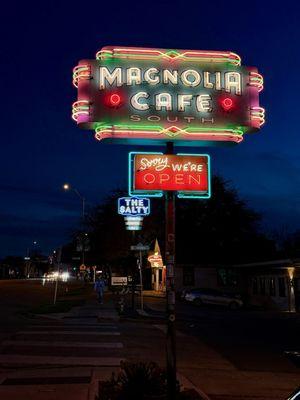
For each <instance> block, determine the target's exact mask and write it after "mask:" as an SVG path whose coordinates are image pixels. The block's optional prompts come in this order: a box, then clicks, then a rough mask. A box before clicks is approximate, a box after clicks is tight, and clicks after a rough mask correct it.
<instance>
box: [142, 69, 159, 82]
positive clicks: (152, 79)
mask: <svg viewBox="0 0 300 400" xmlns="http://www.w3.org/2000/svg"><path fill="white" fill-rule="evenodd" d="M157 73H158V69H157V68H149V69H147V70H146V71H145V75H144V79H145V81H146V82H148V83H150V85H157V84H158V83H159V76H155V77H153V76H152V77H151V75H153V74H157Z"/></svg>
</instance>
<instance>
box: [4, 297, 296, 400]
mask: <svg viewBox="0 0 300 400" xmlns="http://www.w3.org/2000/svg"><path fill="white" fill-rule="evenodd" d="M145 297H146V301H145V305H146V307H145V311H144V312H142V313H140V315H137V314H135V316H134V315H132V314H130V315H128V316H127V315H124V316H121V317H120V316H119V315H118V313H117V312H116V309H115V304H114V299H113V296H110V295H106V299H105V302H104V304H103V305H100V304H98V303H97V302H96V301H95V300H94V298H93V297H92V296H91V297H90V298H88V300H87V302H86V304H85V305H84V306H81V307H75V308H73V309H72V310H71V311H69V312H68V313H61V314H47V315H44V316H40V317H38V318H35V319H33V320H32V322H31V323H30V324H29V325H26V326H25V325H22V326H21V327H20V328H19V330H17V331H15V332H13V333H11V334H9V335H8V336H7V335H6V336H5V337H3V338H2V342H1V345H0V399H2V398H3V399H5V400H19V399H24V400H54V399H55V400H65V399H72V400H95V395H96V394H97V391H98V382H99V380H102V381H103V380H107V379H109V378H110V377H111V374H112V372H116V371H118V370H119V366H120V362H121V360H127V361H131V362H137V361H146V362H147V361H155V362H157V363H158V364H159V365H161V366H162V367H163V366H164V365H165V333H166V325H165V321H164V318H163V314H162V310H164V303H163V302H162V303H160V300H159V299H157V300H155V299H153V297H152V296H151V294H150V296H149V300H147V296H145ZM151 298H152V300H151ZM236 315H237V314H236ZM195 332H196V334H195ZM199 332H200V331H199V329H198V330H196V331H193V329H184V325H183V324H182V323H180V322H178V324H177V331H176V335H177V338H176V340H177V366H178V379H179V381H180V383H181V385H182V386H183V387H185V388H188V389H194V390H195V391H197V392H198V393H199V394H200V396H201V398H202V399H204V400H230V399H232V400H246V399H247V400H250V399H254V400H284V399H286V398H287V396H288V394H290V393H291V392H292V391H293V390H294V389H295V388H296V387H298V386H300V373H299V372H300V370H299V369H297V368H296V367H294V366H292V365H289V364H288V361H286V362H287V365H286V369H285V368H283V369H281V370H276V368H275V369H272V368H271V369H270V370H264V369H255V368H251V369H249V368H247V367H245V366H243V367H240V366H239V365H237V363H235V362H234V360H232V359H231V357H228V356H227V355H226V354H224V353H222V352H220V351H219V350H218V349H217V348H215V347H213V346H211V345H210V344H209V343H207V342H206V341H203V340H202V337H201V335H200V334H199ZM220 335H222V332H221V331H220ZM250 351H251V349H250Z"/></svg>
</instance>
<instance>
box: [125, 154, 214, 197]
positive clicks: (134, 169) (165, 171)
mask: <svg viewBox="0 0 300 400" xmlns="http://www.w3.org/2000/svg"><path fill="white" fill-rule="evenodd" d="M165 191H175V192H177V195H178V197H183V198H198V199H199V198H202V199H208V198H210V196H211V183H210V157H209V155H207V154H163V153H147V152H146V153H140V152H137V153H136V152H131V153H129V194H130V195H135V196H143V195H147V196H149V197H161V196H163V193H164V192H165Z"/></svg>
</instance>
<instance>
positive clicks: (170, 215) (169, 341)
mask: <svg viewBox="0 0 300 400" xmlns="http://www.w3.org/2000/svg"><path fill="white" fill-rule="evenodd" d="M173 152H174V147H173V143H172V142H168V143H167V152H166V153H167V154H173ZM165 201H166V202H165V219H166V269H167V276H166V289H167V337H166V355H167V398H168V400H174V399H175V398H176V388H177V379H176V330H175V194H174V192H173V191H167V192H166V195H165Z"/></svg>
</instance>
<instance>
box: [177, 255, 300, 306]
mask: <svg viewBox="0 0 300 400" xmlns="http://www.w3.org/2000/svg"><path fill="white" fill-rule="evenodd" d="M196 287H198V288H213V289H219V290H222V291H224V292H231V293H239V294H241V295H242V297H243V298H244V301H245V303H246V304H247V305H248V306H252V307H262V308H267V309H274V310H282V311H292V312H293V311H300V260H292V259H285V260H274V261H267V262H257V263H251V264H239V265H226V266H222V265H217V266H216V265H177V267H176V290H177V291H179V290H181V289H189V288H196Z"/></svg>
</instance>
